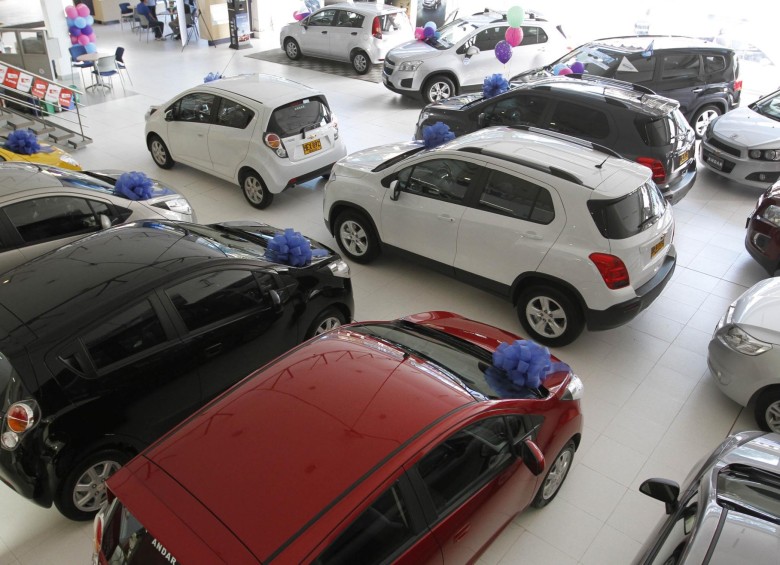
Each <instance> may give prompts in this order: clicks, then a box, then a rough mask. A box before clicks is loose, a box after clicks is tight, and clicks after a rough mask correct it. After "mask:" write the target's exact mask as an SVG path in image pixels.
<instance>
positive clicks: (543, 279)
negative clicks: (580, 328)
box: [510, 271, 587, 310]
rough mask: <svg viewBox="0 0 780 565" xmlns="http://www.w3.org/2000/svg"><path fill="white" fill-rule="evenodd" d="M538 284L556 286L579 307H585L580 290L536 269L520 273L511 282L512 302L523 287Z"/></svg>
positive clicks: (513, 302)
mask: <svg viewBox="0 0 780 565" xmlns="http://www.w3.org/2000/svg"><path fill="white" fill-rule="evenodd" d="M539 284H541V285H545V284H546V285H554V286H557V287H559V288H561V289H562V290H565V291H567V292H569V293H570V294H571V295H572V296H573V297H574V298H575V299H576V300H577V302H578V303H579V305H580V307H581V308H583V310H584V309H585V308H587V303H586V302H585V299H584V298H583V296H582V294H581V293H580V291H579V290H577V288H576V287H575V286H574V285H572V284H571V283H568V282H566V281H565V280H563V279H561V278H558V277H556V276H553V275H549V274H547V273H541V272H538V271H529V272H526V273H522V274H520V275H518V276H517V278H515V280H514V282H512V287H511V291H510V297H511V300H512V304H516V303H517V299H518V298H519V296H520V293H521V292H522V291H523V290H524V289H526V288H528V287H530V286H535V285H539Z"/></svg>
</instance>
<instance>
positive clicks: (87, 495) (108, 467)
mask: <svg viewBox="0 0 780 565" xmlns="http://www.w3.org/2000/svg"><path fill="white" fill-rule="evenodd" d="M130 458H131V455H130V454H129V453H126V452H124V451H120V450H118V449H105V450H102V451H98V452H95V453H93V454H91V455H89V456H88V457H86V458H85V459H83V460H81V461H79V462H78V463H76V465H75V466H74V467H73V468H72V469H71V470H70V472H69V473H68V475H67V476H66V477H65V480H63V481H62V482H61V483H60V486H59V489H58V491H57V493H56V494H55V496H54V505H55V506H56V507H57V510H59V511H60V512H61V513H62V515H63V516H65V517H66V518H69V519H71V520H77V521H84V520H91V519H92V518H93V517H94V516H95V514H96V513H97V511H98V510H100V506H101V505H102V504H103V502H104V501H105V499H106V486H105V479H107V478H108V477H110V476H111V475H113V474H114V473H115V472H116V471H117V470H118V469H119V468H120V467H121V466H122V465H124V464H125V463H127V462H128V461H129V460H130ZM90 471H91V473H90Z"/></svg>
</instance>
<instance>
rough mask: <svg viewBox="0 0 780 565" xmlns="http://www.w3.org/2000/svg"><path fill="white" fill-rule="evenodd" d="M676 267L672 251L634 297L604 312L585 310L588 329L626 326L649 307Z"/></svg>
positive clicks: (674, 255)
mask: <svg viewBox="0 0 780 565" xmlns="http://www.w3.org/2000/svg"><path fill="white" fill-rule="evenodd" d="M676 265H677V252H676V251H675V250H674V249H672V250H670V252H669V254H668V255H667V256H666V258H665V259H664V262H663V264H662V265H661V268H660V269H659V270H658V272H657V273H656V274H655V276H654V277H653V278H652V279H650V280H649V281H647V282H646V283H645V284H643V285H642V286H640V287H639V288H638V289H636V297H635V298H632V299H631V300H627V301H625V302H622V303H620V304H616V305H614V306H611V307H609V308H607V309H606V310H591V309H589V308H588V309H586V310H585V319H586V321H587V325H588V329H589V330H591V331H594V330H609V329H612V328H617V327H618V326H622V325H624V324H627V323H628V322H630V321H631V320H633V319H634V318H635V317H636V316H637V314H639V313H640V312H641V311H642V310H644V309H645V308H647V307H648V306H650V305H651V304H652V303H653V301H654V300H655V299H656V298H658V295H660V294H661V291H662V290H663V289H664V287H665V286H666V284H667V283H668V282H669V281H670V280H671V278H672V274H673V273H674V268H675V266H676Z"/></svg>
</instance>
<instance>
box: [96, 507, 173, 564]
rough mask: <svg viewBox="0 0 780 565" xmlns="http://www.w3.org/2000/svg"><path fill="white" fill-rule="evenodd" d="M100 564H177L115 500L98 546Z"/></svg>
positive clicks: (163, 547) (166, 550)
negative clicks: (100, 558) (101, 557)
mask: <svg viewBox="0 0 780 565" xmlns="http://www.w3.org/2000/svg"><path fill="white" fill-rule="evenodd" d="M100 553H101V554H102V556H103V559H102V560H101V561H100V562H101V563H109V564H110V565H170V564H171V563H177V560H176V556H175V555H173V554H172V553H171V552H170V551H169V550H168V549H167V548H166V547H165V546H164V545H163V544H162V543H160V542H159V541H158V540H157V539H156V538H155V537H154V536H153V535H152V534H150V533H149V532H147V531H146V528H144V526H143V525H142V524H141V522H139V521H138V520H137V519H136V517H135V516H133V515H132V514H131V513H130V511H129V510H128V509H127V508H125V507H124V506H122V505H121V504H120V503H119V502H118V501H116V502H115V503H114V504H112V506H111V509H110V510H109V511H108V513H107V520H106V524H105V526H104V527H103V538H102V543H101V545H100Z"/></svg>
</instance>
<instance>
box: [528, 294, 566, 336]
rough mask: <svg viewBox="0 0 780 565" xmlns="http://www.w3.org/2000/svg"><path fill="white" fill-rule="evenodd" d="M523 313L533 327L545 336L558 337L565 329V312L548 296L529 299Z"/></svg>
mask: <svg viewBox="0 0 780 565" xmlns="http://www.w3.org/2000/svg"><path fill="white" fill-rule="evenodd" d="M525 315H526V317H527V318H528V322H529V323H530V324H531V326H532V327H533V329H534V330H535V331H536V332H537V333H539V334H541V335H544V336H546V337H551V338H556V337H560V336H562V335H563V333H564V332H565V331H566V323H567V322H566V312H565V311H564V309H563V308H562V307H561V305H560V304H558V303H557V302H556V301H555V300H553V299H552V298H550V297H548V296H537V297H536V298H534V299H533V300H531V301H529V302H528V304H527V305H526V307H525Z"/></svg>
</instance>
